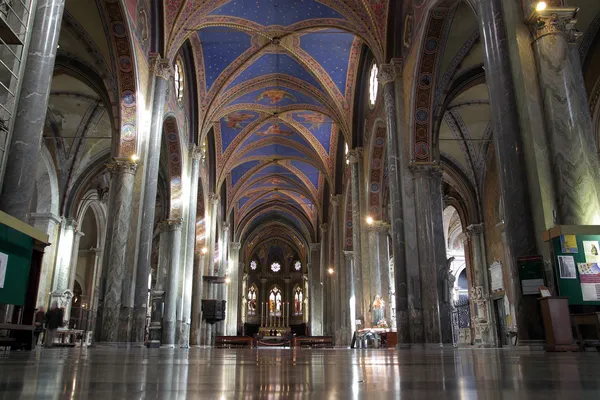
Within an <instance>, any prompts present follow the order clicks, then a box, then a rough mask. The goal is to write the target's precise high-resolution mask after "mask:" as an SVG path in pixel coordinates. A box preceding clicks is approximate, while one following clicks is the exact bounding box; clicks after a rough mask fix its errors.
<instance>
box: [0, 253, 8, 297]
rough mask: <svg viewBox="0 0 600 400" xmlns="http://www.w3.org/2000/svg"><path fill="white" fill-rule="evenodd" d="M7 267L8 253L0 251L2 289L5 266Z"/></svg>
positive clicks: (2, 286)
mask: <svg viewBox="0 0 600 400" xmlns="http://www.w3.org/2000/svg"><path fill="white" fill-rule="evenodd" d="M7 267H8V254H4V253H0V289H4V281H5V280H6V268H7Z"/></svg>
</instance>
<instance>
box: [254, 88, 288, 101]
mask: <svg viewBox="0 0 600 400" xmlns="http://www.w3.org/2000/svg"><path fill="white" fill-rule="evenodd" d="M265 98H266V99H269V101H270V103H271V104H277V103H279V102H280V101H282V100H283V99H289V100H291V101H293V102H295V101H296V98H295V97H294V95H293V94H291V93H289V92H286V91H285V90H282V89H270V90H265V91H264V92H262V93H261V94H259V95H258V96H256V101H257V102H258V101H261V100H262V99H265Z"/></svg>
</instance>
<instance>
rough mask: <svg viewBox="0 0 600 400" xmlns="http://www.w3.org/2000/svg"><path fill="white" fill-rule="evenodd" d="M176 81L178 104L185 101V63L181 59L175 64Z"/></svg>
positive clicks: (174, 75) (174, 74)
mask: <svg viewBox="0 0 600 400" xmlns="http://www.w3.org/2000/svg"><path fill="white" fill-rule="evenodd" d="M173 77H174V79H175V96H176V98H177V101H178V102H180V103H181V102H182V101H183V62H182V61H181V58H179V59H177V62H176V63H175V70H174V73H173Z"/></svg>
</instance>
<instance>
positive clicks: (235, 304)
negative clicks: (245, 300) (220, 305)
mask: <svg viewBox="0 0 600 400" xmlns="http://www.w3.org/2000/svg"><path fill="white" fill-rule="evenodd" d="M241 247H242V245H241V243H240V242H232V243H231V246H230V251H229V272H228V274H227V276H228V277H229V280H230V282H229V284H228V286H229V287H228V288H227V311H226V313H225V319H226V328H225V333H226V334H227V335H229V336H236V335H237V328H238V310H239V308H240V292H239V285H238V283H239V279H240V278H239V277H240V275H239V273H240V263H239V257H240V249H241Z"/></svg>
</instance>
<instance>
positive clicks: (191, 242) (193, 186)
mask: <svg viewBox="0 0 600 400" xmlns="http://www.w3.org/2000/svg"><path fill="white" fill-rule="evenodd" d="M189 155H190V158H191V164H192V165H191V171H190V180H191V182H190V204H189V208H188V220H187V236H186V240H187V243H186V246H185V247H186V249H185V269H184V275H183V310H182V317H183V318H182V324H181V326H180V330H179V345H180V346H181V347H184V348H185V347H189V346H190V326H191V322H192V296H193V293H192V290H193V286H194V254H195V248H196V223H197V221H196V218H197V215H196V209H197V208H198V181H199V179H200V159H201V158H202V151H201V149H200V147H198V146H197V145H195V144H193V143H192V144H190V146H189ZM200 282H202V278H201V279H200Z"/></svg>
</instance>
